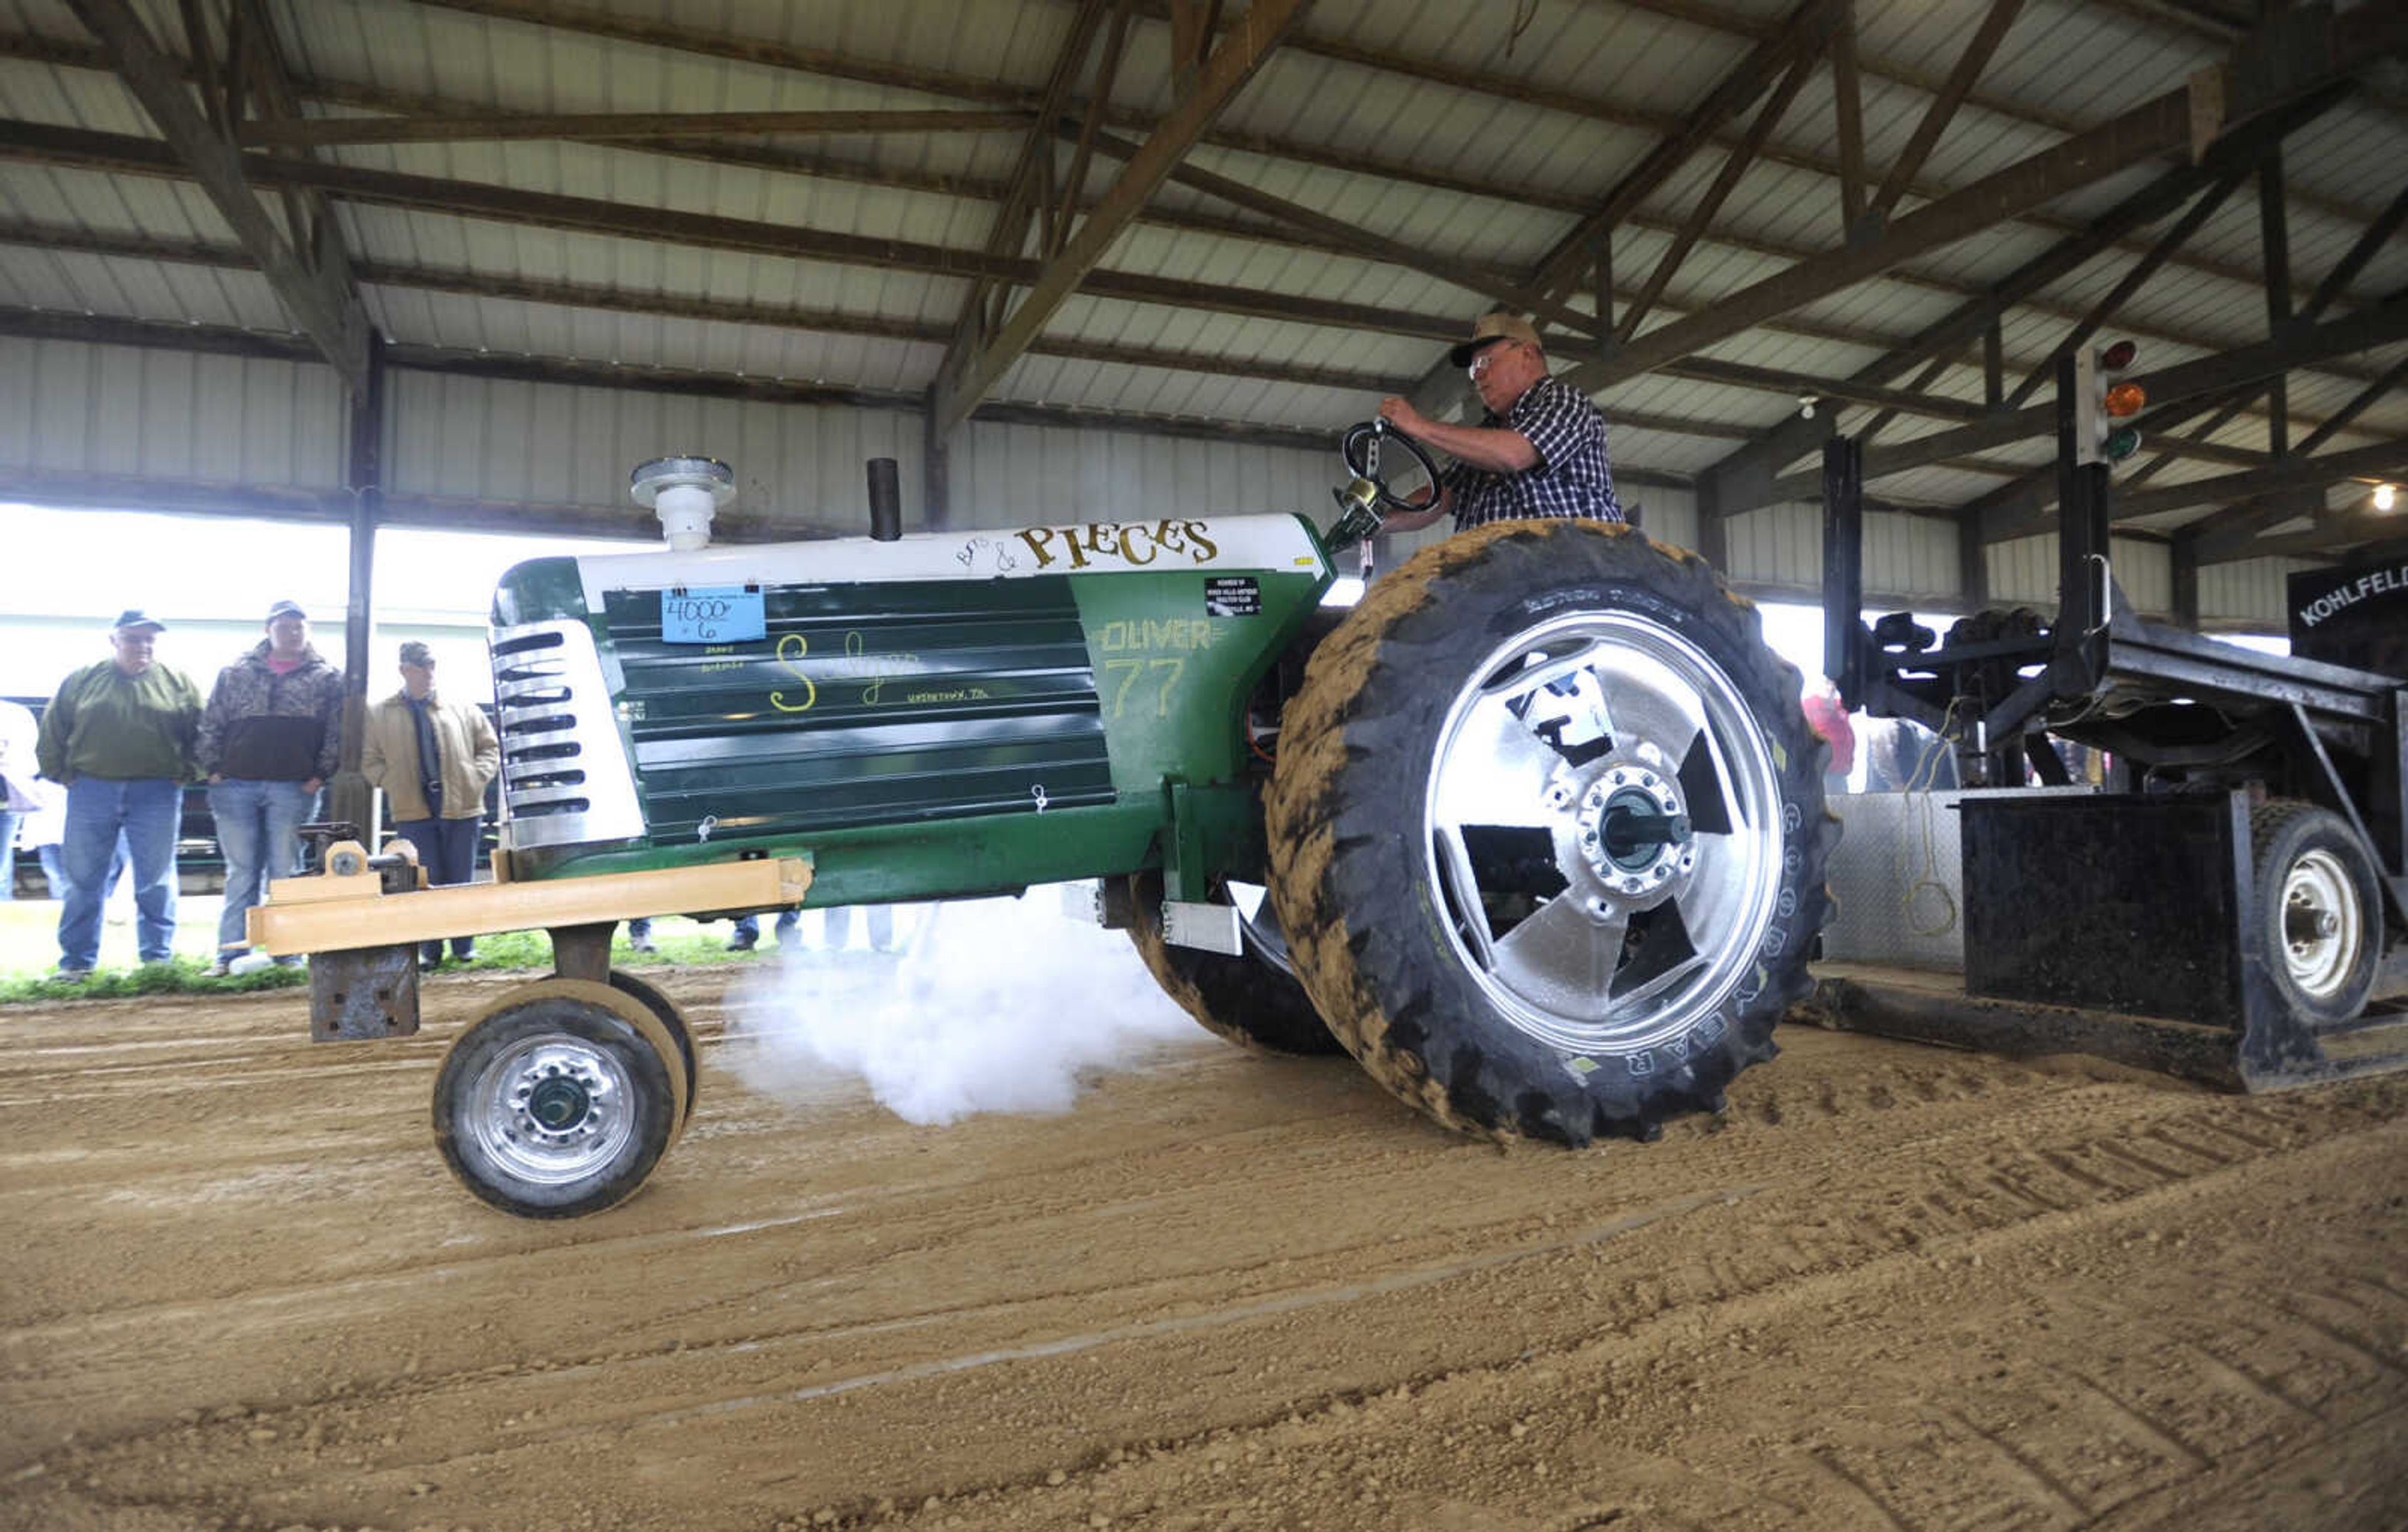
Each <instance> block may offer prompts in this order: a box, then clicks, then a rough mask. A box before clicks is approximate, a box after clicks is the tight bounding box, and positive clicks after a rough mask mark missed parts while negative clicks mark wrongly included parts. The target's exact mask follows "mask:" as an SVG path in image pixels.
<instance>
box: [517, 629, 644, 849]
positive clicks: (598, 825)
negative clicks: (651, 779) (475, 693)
mask: <svg viewBox="0 0 2408 1532" xmlns="http://www.w3.org/2000/svg"><path fill="white" fill-rule="evenodd" d="M492 654H493V663H494V702H495V723H496V725H497V727H498V728H499V730H500V733H501V737H502V806H503V809H504V811H505V819H506V823H504V824H503V826H502V836H503V841H502V843H503V844H504V845H505V846H507V847H509V849H510V850H512V851H528V850H533V849H534V848H536V847H539V846H573V845H583V844H588V843H591V842H595V841H608V840H632V839H636V838H639V837H641V836H642V835H643V833H644V813H643V809H642V807H641V805H640V804H639V803H638V801H637V797H636V778H635V773H634V772H633V770H631V769H630V768H629V766H628V764H627V752H626V748H625V746H624V744H623V743H622V742H621V739H620V735H619V725H618V721H617V720H616V719H615V718H614V717H613V716H612V715H611V711H610V688H609V683H608V682H606V681H605V680H603V678H602V662H601V659H600V656H598V655H597V654H596V653H595V649H594V635H593V632H592V630H590V629H589V628H587V627H586V625H585V624H584V623H581V622H576V621H557V622H550V623H523V624H520V625H518V626H515V627H495V628H494V629H493V630H492Z"/></svg>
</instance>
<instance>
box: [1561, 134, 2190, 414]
mask: <svg viewBox="0 0 2408 1532" xmlns="http://www.w3.org/2000/svg"><path fill="white" fill-rule="evenodd" d="M2189 132H2190V128H2189V113H2188V108H2187V107H2186V91H2174V92H2171V93H2167V94H2166V95H2163V96H2159V97H2158V98H2157V99H2156V100H2154V101H2151V102H2149V103H2147V104H2146V105H2144V106H2142V107H2136V108H2134V109H2133V110H2131V111H2129V112H2127V113H2125V114H2124V115H2123V116H2122V117H2120V118H2117V119H2116V120H2115V121H2114V122H2109V123H2107V124H2105V125H2104V126H2102V127H2100V128H2098V129H2096V130H2094V131H2093V132H2091V133H2088V134H2085V135H2083V136H2081V137H2079V138H2076V139H2073V140H2071V141H2070V142H2068V143H2065V144H2060V145H2058V146H2057V147H2055V148H2053V149H2047V150H2042V151H2041V152H2039V153H2038V154H2034V155H2032V156H2030V157H2029V158H2028V159H2025V160H2023V161H2020V162H2018V163H2017V164H2015V165H2010V166H2008V167H2007V168H2006V169H2004V170H2000V171H1998V172H1995V173H1994V174H1992V175H1989V176H1985V177H1984V178H1983V179H1980V180H1978V181H1976V182H1974V183H1973V184H1972V185H1971V186H1968V187H1966V188H1965V189H1964V190H1963V191H1961V192H1957V193H1952V194H1951V195H1949V196H1945V197H1942V198H1941V199H1940V200H1939V201H1937V202H1934V203H1931V204H1929V205H1928V206H1927V207H1924V208H1918V209H1916V210H1915V211H1914V212H1913V213H1910V214H1908V215H1907V216H1906V217H1904V218H1901V219H1899V221H1898V222H1896V223H1895V224H1893V225H1892V226H1891V227H1890V228H1889V230H1888V231H1887V232H1885V234H1883V235H1882V236H1881V237H1880V238H1878V239H1874V240H1871V241H1869V242H1867V243H1865V244H1862V245H1856V246H1853V247H1850V248H1847V249H1843V250H1837V251H1829V252H1828V253H1826V254H1823V255H1819V256H1814V257H1811V258H1809V259H1807V260H1805V261H1801V262H1799V264H1798V265H1794V266H1792V267H1790V268H1789V269H1788V270H1786V271H1784V272H1781V273H1778V274H1776V275H1774V276H1771V277H1768V278H1766V279H1764V280H1762V281H1759V282H1756V283H1754V284H1752V285H1750V286H1748V287H1744V288H1742V289H1741V290H1740V291H1738V292H1736V293H1732V294H1727V295H1726V296H1725V297H1724V298H1723V299H1722V300H1721V301H1720V302H1719V303H1717V304H1715V305H1714V306H1713V308H1710V309H1707V310H1704V311H1702V312H1699V313H1696V314H1692V315H1690V316H1689V317H1688V318H1686V319H1684V320H1679V321H1676V322H1673V323H1670V324H1667V325H1663V326H1661V327H1660V328H1657V329H1656V330H1652V331H1650V332H1649V333H1648V334H1646V335H1644V336H1640V337H1638V338H1637V339H1635V340H1633V341H1631V342H1630V344H1628V345H1627V346H1625V347H1623V348H1622V349H1621V350H1620V351H1617V352H1616V353H1615V354H1614V356H1613V359H1612V360H1611V361H1605V362H1591V363H1587V364H1584V365H1582V366H1580V367H1579V368H1576V369H1575V370H1574V372H1573V374H1572V375H1571V377H1570V379H1567V381H1569V382H1570V383H1571V384H1572V386H1574V387H1576V388H1579V389H1581V390H1583V391H1584V392H1585V393H1591V394H1594V393H1596V392H1598V390H1599V389H1603V388H1608V387H1611V386H1612V385H1613V384H1615V383H1618V382H1621V381H1623V380H1624V379H1629V378H1637V377H1640V376H1641V375H1643V374H1645V373H1649V372H1653V371H1655V370H1656V368H1657V367H1660V366H1662V365H1664V364H1665V363H1666V362H1669V361H1671V360H1674V359H1675V358H1678V357H1683V356H1686V355H1689V354H1690V353H1692V352H1694V351H1702V350H1704V349H1705V348H1706V347H1708V346H1712V345H1714V344H1716V343H1718V342H1720V341H1725V340H1728V339H1729V338H1730V337H1731V336H1736V335H1739V334H1741V333H1742V332H1743V331H1746V330H1750V329H1753V328H1755V327H1756V325H1758V324H1761V323H1763V322H1765V321H1767V320H1770V319H1777V318H1779V317H1780V316H1781V315H1783V314H1785V313H1787V312H1789V311H1790V310H1791V309H1793V308H1803V307H1805V306H1806V305H1807V304H1810V303H1813V302H1815V301H1817V300H1819V299H1822V298H1826V297H1828V296H1830V295H1831V294H1834V293H1837V292H1840V291H1842V290H1843V289H1845V288H1849V287H1853V286H1855V285H1856V283H1858V282H1861V281H1863V280H1865V279H1867V278H1869V277H1877V276H1879V275H1880V274H1881V273H1883V272H1884V271H1886V270H1888V269H1889V268H1890V267H1892V266H1894V265H1898V264H1899V262H1901V261H1906V260H1910V259H1912V258H1914V256H1917V255H1921V254H1925V253H1927V252H1928V251H1934V250H1937V249H1939V248H1941V247H1942V246H1943V245H1951V244H1954V243H1956V242H1957V240H1959V239H1963V238H1965V237H1967V236H1970V235H1973V234H1977V233H1979V232H1981V231H1982V230H1984V229H1985V228H1989V227H1991V226H1993V225H1995V224H1997V223H1998V222H2000V221H2001V220H2002V219H2006V218H2012V217H2014V214H2015V213H2016V212H2018V211H2020V210H2024V209H2028V208H2036V207H2039V206H2040V205H2042V203H2045V202H2049V201H2052V200H2054V199H2055V198H2057V197H2060V196H2063V195H2065V194H2066V193H2068V192H2071V191H2076V190H2079V189H2080V188H2082V187H2084V186H2086V185H2089V184H2091V183H2092V182H2095V181H2098V180H2101V179H2105V178H2107V177H2109V176H2112V175H2114V174H2116V173H2118V172H2120V171H2123V170H2126V169H2128V168H2130V167H2131V166H2132V165H2139V164H2142V163H2143V162H2145V161H2147V160H2150V159H2153V158H2155V157H2156V156H2157V155H2159V154H2162V153H2167V152H2169V151H2171V150H2175V149H2178V148H2181V147H2183V146H2184V145H2186V144H2187V143H2188V141H2189Z"/></svg>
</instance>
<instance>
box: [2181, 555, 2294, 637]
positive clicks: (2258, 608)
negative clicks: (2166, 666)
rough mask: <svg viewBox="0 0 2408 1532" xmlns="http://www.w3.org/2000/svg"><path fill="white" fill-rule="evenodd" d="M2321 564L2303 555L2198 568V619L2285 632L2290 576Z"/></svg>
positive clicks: (2289, 611) (2203, 624)
mask: <svg viewBox="0 0 2408 1532" xmlns="http://www.w3.org/2000/svg"><path fill="white" fill-rule="evenodd" d="M2323 567H2325V566H2323V565H2320V564H2315V563H2313V562H2311V561H2309V560H2306V559H2241V560H2238V561H2236V562H2234V563H2231V564H2211V565H2209V566H2206V567H2205V568H2203V569H2201V570H2200V572H2199V620H2200V625H2201V626H2206V625H2208V624H2211V623H2213V624H2216V625H2218V626H2223V627H2242V628H2246V629H2248V630H2250V631H2252V632H2258V633H2288V632H2289V631H2290V623H2291V606H2290V578H2291V576H2292V575H2294V574H2296V573H2298V572H2299V571H2300V570H2301V569H2320V568H2323Z"/></svg>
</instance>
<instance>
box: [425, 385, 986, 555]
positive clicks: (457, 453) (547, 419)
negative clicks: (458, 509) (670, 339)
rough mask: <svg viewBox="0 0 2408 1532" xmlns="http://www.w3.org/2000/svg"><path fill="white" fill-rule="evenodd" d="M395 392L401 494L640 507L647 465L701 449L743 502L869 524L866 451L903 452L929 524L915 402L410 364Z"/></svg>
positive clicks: (845, 525)
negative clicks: (745, 392)
mask: <svg viewBox="0 0 2408 1532" xmlns="http://www.w3.org/2000/svg"><path fill="white" fill-rule="evenodd" d="M387 394H388V397H389V399H390V401H391V403H390V405H389V407H388V408H390V410H391V417H392V418H391V421H390V422H389V437H388V439H389V447H388V451H387V458H386V462H387V472H386V488H387V489H388V490H389V491H391V492H392V493H394V494H429V495H440V496H444V497H447V498H457V499H468V500H491V501H496V502H501V503H509V502H512V501H529V502H534V503H537V504H545V505H582V506H592V507H595V508H611V509H618V508H623V507H626V506H628V505H630V504H631V503H632V502H630V501H629V500H628V498H627V475H628V473H629V471H630V470H632V469H633V468H634V467H635V466H636V465H637V464H638V463H641V462H643V461H645V460H646V459H648V458H654V457H662V456H667V455H669V454H672V453H694V454H697V455H700V456H705V457H715V458H719V459H721V460H723V461H724V462H725V463H727V464H729V465H731V466H733V467H734V468H735V470H736V484H737V501H736V503H737V504H738V506H742V507H745V508H750V509H753V510H756V511H780V512H785V513H788V514H791V515H794V516H796V517H800V518H802V519H804V520H808V521H812V522H817V523H823V524H824V525H827V526H830V527H834V528H838V529H840V530H843V531H848V532H850V531H865V532H866V531H867V530H868V526H869V489H868V475H867V463H868V460H869V459H870V458H872V457H892V458H895V459H896V460H897V463H898V465H900V466H901V469H902V473H901V476H900V477H901V480H902V487H903V520H904V524H905V525H907V526H917V525H918V524H919V523H920V520H921V508H922V504H923V496H922V494H921V483H920V455H921V448H920V443H921V440H922V434H923V433H922V425H921V421H920V418H919V417H918V416H916V415H913V414H910V413H909V412H908V411H903V410H892V409H855V408H849V407H845V406H838V405H781V404H767V403H759V402H753V401H745V400H733V399H704V398H695V397H693V396H691V395H686V394H649V393H643V392H640V391H635V390H627V389H602V388H568V387H563V386H560V385H556V384H549V383H521V382H509V381H497V380H489V379H467V378H449V377H442V376H439V375H437V374H433V373H423V372H409V371H398V372H395V373H394V375H393V379H392V382H391V385H390V387H389V388H388V390H387ZM955 473H956V476H957V482H958V475H959V473H960V469H959V467H958V465H957V466H956V469H955Z"/></svg>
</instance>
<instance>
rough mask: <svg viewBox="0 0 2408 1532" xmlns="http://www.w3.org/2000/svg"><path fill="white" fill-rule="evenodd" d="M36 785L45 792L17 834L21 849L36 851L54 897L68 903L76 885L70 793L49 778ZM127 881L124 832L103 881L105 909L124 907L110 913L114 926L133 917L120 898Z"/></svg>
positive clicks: (126, 900)
mask: <svg viewBox="0 0 2408 1532" xmlns="http://www.w3.org/2000/svg"><path fill="white" fill-rule="evenodd" d="M35 785H36V787H38V788H40V789H41V798H42V801H41V804H40V806H39V807H38V808H36V809H34V810H33V812H31V813H29V814H27V815H26V816H25V822H24V824H23V826H22V828H20V829H19V830H18V831H17V842H18V846H17V849H18V850H19V851H25V852H33V853H34V855H35V856H36V857H37V858H39V859H40V861H41V864H42V877H43V878H44V879H45V880H46V881H48V882H49V883H50V897H51V898H53V899H56V900H57V901H58V902H59V903H61V904H65V903H66V898H67V890H68V889H69V888H71V887H72V886H74V885H72V884H70V883H69V882H68V881H67V857H66V845H65V841H66V835H67V792H66V789H65V788H64V787H61V786H60V785H59V784H58V783H56V782H54V781H51V780H50V779H49V778H47V777H45V778H43V779H41V780H38V781H36V783H35ZM124 880H125V836H124V834H123V833H122V832H120V833H119V835H118V837H117V845H116V847H115V848H114V849H113V850H111V851H110V852H109V853H108V876H107V877H106V878H105V879H103V880H102V882H103V887H102V888H101V891H100V899H101V904H102V906H103V908H107V907H108V905H110V904H112V903H114V904H116V905H117V906H119V907H120V908H119V909H116V910H112V911H110V913H109V916H108V923H109V924H111V925H122V924H124V923H126V921H127V920H128V919H129V918H130V916H129V915H128V914H127V913H126V909H128V908H130V907H129V904H128V899H127V898H122V897H120V889H119V885H120V884H121V883H122V882H123V881H124Z"/></svg>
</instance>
